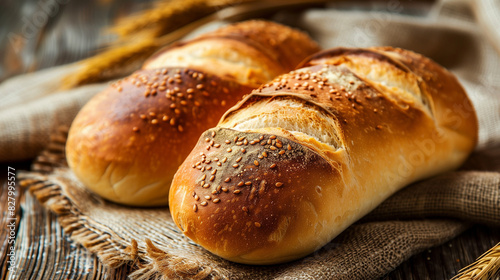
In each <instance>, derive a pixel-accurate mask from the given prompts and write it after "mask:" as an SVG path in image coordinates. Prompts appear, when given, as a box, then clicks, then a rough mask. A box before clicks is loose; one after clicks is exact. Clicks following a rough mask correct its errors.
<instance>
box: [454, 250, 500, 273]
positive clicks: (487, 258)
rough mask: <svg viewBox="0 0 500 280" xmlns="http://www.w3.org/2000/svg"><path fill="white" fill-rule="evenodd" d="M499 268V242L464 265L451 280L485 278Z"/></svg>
mask: <svg viewBox="0 0 500 280" xmlns="http://www.w3.org/2000/svg"><path fill="white" fill-rule="evenodd" d="M499 269H500V243H498V244H497V245H495V246H494V247H493V248H491V249H490V250H488V251H487V252H485V253H484V254H483V255H481V256H480V257H479V258H478V259H477V260H476V261H475V262H474V263H472V264H470V265H468V266H466V267H465V268H463V269H462V270H460V273H459V274H457V275H456V276H455V277H453V278H452V280H466V279H467V280H487V279H491V277H493V276H494V275H495V273H497V272H498V271H499Z"/></svg>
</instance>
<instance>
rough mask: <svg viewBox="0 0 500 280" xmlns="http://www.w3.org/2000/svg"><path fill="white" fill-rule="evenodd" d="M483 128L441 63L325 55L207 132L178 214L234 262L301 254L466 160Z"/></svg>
mask: <svg viewBox="0 0 500 280" xmlns="http://www.w3.org/2000/svg"><path fill="white" fill-rule="evenodd" d="M477 130H478V125H477V119H476V115H475V112H474V109H473V107H472V105H471V103H470V101H469V99H468V97H467V95H466V93H465V92H464V90H463V88H462V87H461V86H460V84H459V82H458V81H457V79H456V78H455V77H454V76H453V75H452V74H451V73H450V72H448V71H447V70H445V69H444V68H442V67H441V66H439V65H438V64H436V63H435V62H433V61H432V60H430V59H428V58H426V57H423V56H421V55H419V54H416V53H413V52H411V51H407V50H402V49H396V48H390V47H377V48H369V49H355V48H337V49H332V50H328V51H324V52H321V53H318V54H316V55H314V56H312V57H310V58H309V60H308V61H305V62H304V63H303V64H302V68H300V69H297V70H294V71H292V72H290V73H288V74H285V75H282V76H280V77H278V78H276V79H275V80H274V81H273V82H270V83H268V84H266V85H263V86H261V87H260V88H259V89H257V90H254V91H253V92H252V93H251V94H250V95H248V96H246V97H245V99H244V100H242V101H241V102H239V103H238V104H237V105H236V106H234V107H233V108H231V109H230V110H228V111H227V112H226V113H225V115H224V116H223V117H222V119H221V120H220V122H219V124H218V125H217V127H215V128H212V129H210V130H207V131H206V132H205V133H204V134H203V135H202V136H201V137H200V139H199V141H198V143H197V145H196V147H195V148H194V149H193V150H192V152H191V154H190V155H189V156H188V157H187V159H186V160H185V162H184V163H183V164H182V165H181V167H180V168H179V170H178V172H177V173H176V175H175V177H174V180H173V183H172V186H171V189H170V198H169V203H170V211H171V214H172V217H173V219H174V221H175V222H176V224H177V225H178V226H179V228H180V229H181V230H182V232H183V233H184V234H185V235H186V236H188V237H189V238H191V239H192V240H193V241H195V242H196V243H198V244H200V245H201V246H203V247H204V248H206V249H208V250H209V251H211V252H213V253H214V254H216V255H219V256H221V257H223V258H226V259H228V260H231V261H234V262H239V263H245V264H275V263H282V262H287V261H291V260H295V259H297V258H300V257H303V256H305V255H307V254H310V253H311V252H313V251H315V250H317V249H319V248H321V247H322V246H323V245H325V244H326V243H327V242H330V241H331V240H332V239H333V238H334V237H335V236H337V235H338V234H339V233H340V232H342V231H343V230H344V229H345V228H347V227H348V226H349V225H351V224H353V223H354V222H355V221H357V220H358V219H360V218H361V217H362V216H364V215H365V214H367V213H368V212H369V211H371V210H372V209H374V208H375V207H376V206H377V205H379V204H380V203H381V202H382V201H384V200H385V199H386V198H387V197H389V196H390V195H392V194H393V193H395V192H396V191H398V190H400V189H401V188H403V187H404V186H406V185H408V184H410V183H412V182H415V181H417V180H421V179H424V178H428V177H430V176H433V175H436V174H438V173H442V172H446V171H449V170H452V169H455V168H457V167H459V166H460V165H461V164H462V163H463V161H464V160H465V159H466V157H467V156H468V155H469V153H470V152H471V151H472V150H473V148H474V146H475V144H476V142H477Z"/></svg>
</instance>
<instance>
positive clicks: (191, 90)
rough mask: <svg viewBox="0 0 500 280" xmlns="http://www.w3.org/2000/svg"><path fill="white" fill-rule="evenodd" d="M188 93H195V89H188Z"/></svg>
mask: <svg viewBox="0 0 500 280" xmlns="http://www.w3.org/2000/svg"><path fill="white" fill-rule="evenodd" d="M186 92H187V93H193V92H194V89H192V88H188V89H187V90H186Z"/></svg>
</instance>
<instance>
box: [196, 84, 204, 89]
mask: <svg viewBox="0 0 500 280" xmlns="http://www.w3.org/2000/svg"><path fill="white" fill-rule="evenodd" d="M203 87H204V85H203V84H197V85H196V88H197V89H203Z"/></svg>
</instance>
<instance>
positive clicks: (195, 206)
mask: <svg viewBox="0 0 500 280" xmlns="http://www.w3.org/2000/svg"><path fill="white" fill-rule="evenodd" d="M193 211H194V212H196V211H198V205H196V204H195V205H193Z"/></svg>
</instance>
